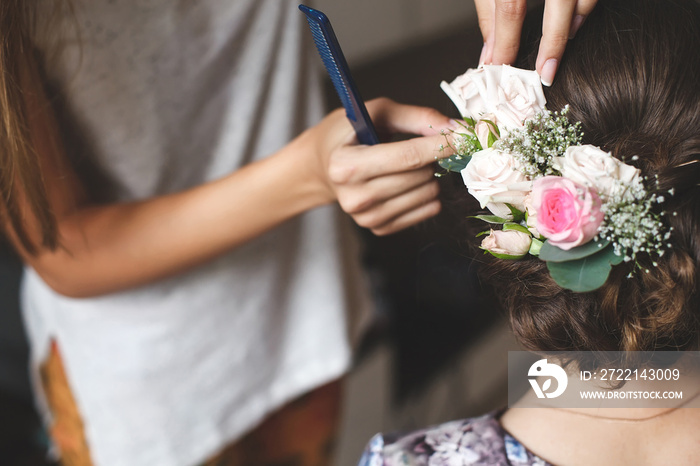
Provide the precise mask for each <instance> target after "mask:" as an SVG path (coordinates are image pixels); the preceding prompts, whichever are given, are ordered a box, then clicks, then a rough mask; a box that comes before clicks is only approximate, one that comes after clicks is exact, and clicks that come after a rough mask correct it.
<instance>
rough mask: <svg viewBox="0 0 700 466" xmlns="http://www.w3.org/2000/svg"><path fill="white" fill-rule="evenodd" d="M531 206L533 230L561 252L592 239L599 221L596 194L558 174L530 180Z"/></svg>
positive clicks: (600, 214)
mask: <svg viewBox="0 0 700 466" xmlns="http://www.w3.org/2000/svg"><path fill="white" fill-rule="evenodd" d="M532 206H533V207H534V209H535V211H536V212H537V221H536V224H537V231H539V232H540V233H541V234H542V235H543V236H544V237H545V238H547V239H548V240H549V242H550V243H551V244H552V245H554V246H557V247H558V248H560V249H563V250H565V251H568V250H569V249H571V248H574V247H576V246H580V245H581V244H584V243H587V242H588V241H590V240H591V239H593V237H594V236H595V235H596V233H597V232H598V228H599V227H600V224H601V223H602V222H603V212H601V210H600V207H601V201H600V197H598V194H596V192H595V191H594V190H593V189H591V188H588V187H586V186H583V185H580V184H578V183H574V182H573V181H571V180H568V179H566V178H562V177H560V176H545V177H544V178H540V179H538V180H536V181H535V182H534V183H533V186H532Z"/></svg>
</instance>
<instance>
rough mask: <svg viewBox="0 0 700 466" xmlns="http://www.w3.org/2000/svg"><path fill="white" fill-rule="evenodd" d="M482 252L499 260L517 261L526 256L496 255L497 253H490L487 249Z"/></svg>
mask: <svg viewBox="0 0 700 466" xmlns="http://www.w3.org/2000/svg"><path fill="white" fill-rule="evenodd" d="M481 249H484V248H481ZM484 252H488V253H489V254H491V255H492V256H493V257H497V258H499V259H509V260H519V259H522V258H523V257H525V256H526V255H527V254H523V255H521V256H511V255H510V254H498V253H497V252H491V251H489V250H488V249H484Z"/></svg>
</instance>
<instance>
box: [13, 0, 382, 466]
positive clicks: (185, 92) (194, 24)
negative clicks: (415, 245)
mask: <svg viewBox="0 0 700 466" xmlns="http://www.w3.org/2000/svg"><path fill="white" fill-rule="evenodd" d="M72 3H74V7H75V11H76V14H75V17H72V16H71V15H70V14H69V13H67V12H66V11H63V12H60V13H59V14H58V15H56V16H53V18H52V20H51V21H52V25H53V29H48V30H50V31H52V32H51V35H49V37H51V42H52V43H53V44H54V45H53V46H51V47H49V46H47V45H46V44H47V43H48V42H47V41H46V39H45V38H42V35H39V36H38V37H37V45H38V47H39V49H40V50H43V51H44V52H45V54H46V66H47V75H48V80H49V83H50V86H51V87H53V89H55V90H57V91H58V92H59V95H60V96H61V98H60V99H59V100H58V101H57V111H58V116H59V119H60V124H61V125H62V131H63V134H64V135H65V138H66V141H65V143H66V147H67V152H68V154H69V156H70V157H71V159H72V160H73V161H74V163H75V165H76V167H77V168H78V170H79V172H80V173H81V174H82V178H83V179H84V180H85V181H86V184H87V185H88V189H89V190H90V192H91V193H92V195H93V197H94V198H95V199H97V200H99V201H102V202H115V201H132V200H138V199H144V198H149V197H152V196H156V195H160V194H166V193H171V192H176V191H180V190H183V189H186V188H189V187H192V186H195V185H198V184H200V183H202V182H205V181H208V180H213V179H216V178H219V177H221V176H223V175H225V174H227V173H230V172H231V171H234V170H236V169H238V168H239V167H241V166H243V165H245V164H246V163H248V162H250V161H252V160H256V159H259V158H262V157H265V156H266V155H269V154H271V153H272V152H274V151H275V150H277V149H279V148H280V147H282V146H283V145H284V144H285V143H287V142H288V141H289V140H290V139H292V138H293V137H294V136H295V135H296V134H298V133H299V132H300V131H301V130H302V129H304V128H306V127H308V126H309V125H311V124H313V123H315V122H316V121H318V119H319V118H320V117H321V115H322V114H321V111H322V110H321V109H322V105H321V100H320V97H319V94H320V86H319V82H318V80H317V79H316V76H315V73H313V72H311V70H312V69H313V68H314V66H310V65H313V62H312V60H318V58H317V57H315V56H314V53H315V51H314V49H313V44H312V43H311V42H310V41H309V40H308V39H309V32H308V31H307V30H306V25H305V20H304V17H303V15H302V14H301V13H300V12H299V11H297V9H296V6H297V2H296V1H288V0H198V1H182V0H118V1H116V0H84V1H76V2H72ZM53 4H54V2H53V0H39V5H40V8H39V13H40V16H41V15H42V14H44V15H45V17H46V16H48V13H47V12H48V11H49V10H50V9H51V8H52V5H53ZM76 26H77V27H76ZM46 30H47V29H46V28H43V29H40V32H43V31H46ZM58 38H60V40H57V39H58ZM55 44H59V45H60V48H56V47H55ZM230 202H240V200H239V199H230ZM240 220H241V221H242V222H244V221H245V219H244V218H242V219H240ZM347 222H348V221H347V218H346V217H345V216H344V215H342V214H341V213H340V212H339V211H338V210H337V208H336V207H335V206H329V207H324V208H320V209H316V210H314V211H312V212H309V213H307V214H305V215H302V216H300V217H298V218H295V219H293V220H291V221H288V222H286V223H284V224H283V225H282V226H280V227H279V228H277V229H275V230H274V231H271V232H269V233H268V234H265V235H263V236H262V237H260V238H258V239H256V240H254V241H251V242H249V243H247V244H246V245H244V246H242V247H240V248H237V249H236V250H234V251H232V252H230V253H228V254H225V255H224V256H222V257H219V258H218V259H216V260H213V261H211V262H209V263H207V264H206V265H203V266H201V267H198V268H196V269H194V270H192V271H190V272H188V273H185V274H182V275H179V276H177V277H175V278H172V279H167V280H163V281H160V282H158V283H156V284H153V285H149V286H144V287H142V288H139V289H134V290H129V291H124V292H120V293H115V294H111V295H106V296H102V297H98V298H90V299H70V298H66V297H63V296H60V295H58V294H56V293H55V292H53V291H52V290H51V289H50V288H49V287H48V286H47V285H46V284H45V283H44V282H43V281H42V280H41V279H40V278H39V277H38V275H37V274H36V273H35V272H34V271H32V270H31V269H28V270H27V271H26V273H25V280H24V284H23V290H22V298H23V306H24V313H25V318H26V323H27V328H28V332H29V336H30V340H31V343H32V350H33V356H32V359H33V362H34V364H39V363H40V362H41V361H42V360H43V359H44V358H45V357H46V355H47V348H48V345H47V343H48V342H49V339H50V338H56V339H57V341H58V344H59V346H60V349H61V354H62V356H63V360H64V364H65V368H66V372H67V374H68V377H69V380H70V384H71V388H72V390H73V392H74V395H75V397H76V401H77V404H78V407H79V409H80V412H81V414H82V416H83V420H84V424H85V429H86V434H87V439H88V443H89V447H90V450H91V454H92V456H93V459H94V461H95V463H96V464H97V465H100V466H122V465H123V466H140V465H143V466H160V465H162V466H178V465H183V466H190V465H194V464H197V463H199V462H201V461H203V460H205V459H206V458H208V457H210V456H212V455H214V454H215V453H216V452H217V451H219V450H220V449H221V448H222V447H223V446H225V445H226V444H228V443H230V442H231V441H233V440H234V439H236V438H238V437H240V436H241V435H243V434H244V433H246V432H247V431H249V430H251V429H252V428H253V427H255V425H256V424H257V423H259V422H260V421H261V419H262V418H263V417H264V416H265V415H266V414H268V413H270V412H271V411H273V410H275V409H277V408H279V407H280V406H281V405H283V404H284V403H285V402H287V401H289V400H290V399H293V398H295V397H297V396H298V395H300V394H302V393H304V392H306V391H308V390H310V389H312V388H314V387H316V386H319V385H320V384H323V383H325V382H328V381H330V380H332V379H334V378H337V377H338V376H340V375H341V374H343V373H344V372H345V371H346V370H347V369H348V366H349V362H350V346H349V339H348V333H349V331H348V324H347V316H348V311H350V310H352V311H353V313H354V314H357V311H358V310H360V309H367V305H368V300H367V296H366V294H365V292H364V290H365V288H364V286H362V285H363V284H362V283H361V281H362V280H361V277H360V273H359V267H358V250H357V245H356V243H355V239H354V238H353V235H352V232H351V231H349V229H348V226H349V225H348V223H347Z"/></svg>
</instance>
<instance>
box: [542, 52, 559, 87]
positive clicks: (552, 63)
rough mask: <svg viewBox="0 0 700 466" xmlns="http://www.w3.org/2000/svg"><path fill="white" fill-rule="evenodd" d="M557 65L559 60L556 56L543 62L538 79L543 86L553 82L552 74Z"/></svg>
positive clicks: (555, 70)
mask: <svg viewBox="0 0 700 466" xmlns="http://www.w3.org/2000/svg"><path fill="white" fill-rule="evenodd" d="M557 65H559V61H558V60H557V59H556V58H550V59H549V60H547V61H546V62H544V66H543V67H542V72H541V73H540V80H541V81H542V85H543V86H547V87H549V86H551V85H552V83H553V82H554V74H555V73H556V72H557Z"/></svg>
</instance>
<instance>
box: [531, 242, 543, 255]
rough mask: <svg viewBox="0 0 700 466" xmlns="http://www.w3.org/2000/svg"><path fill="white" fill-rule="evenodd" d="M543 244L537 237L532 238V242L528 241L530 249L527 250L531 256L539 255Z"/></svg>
mask: <svg viewBox="0 0 700 466" xmlns="http://www.w3.org/2000/svg"><path fill="white" fill-rule="evenodd" d="M543 244H544V243H543V242H542V241H540V240H538V239H537V238H532V243H530V250H529V251H528V252H529V253H530V254H532V255H533V256H539V255H540V250H541V249H542V245H543Z"/></svg>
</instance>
